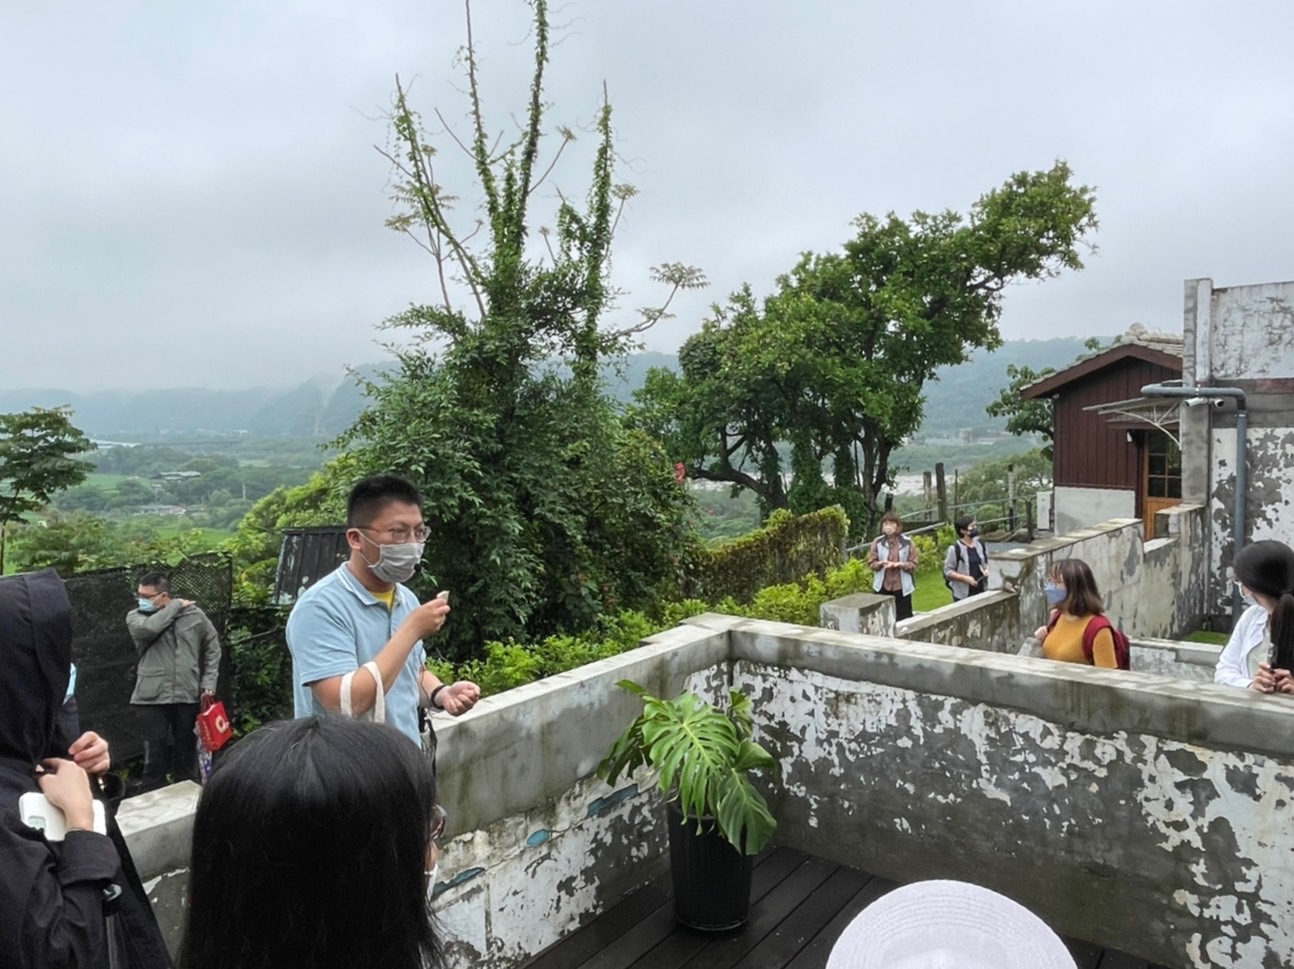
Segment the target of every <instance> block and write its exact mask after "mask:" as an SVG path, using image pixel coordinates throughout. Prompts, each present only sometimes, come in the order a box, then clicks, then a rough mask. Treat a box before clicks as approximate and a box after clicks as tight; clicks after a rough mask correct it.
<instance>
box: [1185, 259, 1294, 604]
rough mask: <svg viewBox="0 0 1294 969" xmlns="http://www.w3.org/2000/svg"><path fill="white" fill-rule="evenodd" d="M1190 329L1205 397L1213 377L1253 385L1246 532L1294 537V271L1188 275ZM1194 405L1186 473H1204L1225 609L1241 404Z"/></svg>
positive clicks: (1249, 389) (1215, 573)
mask: <svg viewBox="0 0 1294 969" xmlns="http://www.w3.org/2000/svg"><path fill="white" fill-rule="evenodd" d="M1183 335H1184V337H1185V341H1186V343H1185V345H1186V353H1185V358H1184V360H1183V365H1184V368H1185V369H1184V377H1185V379H1186V382H1187V383H1188V384H1189V385H1192V386H1195V387H1198V388H1199V389H1200V393H1201V396H1204V397H1207V396H1208V389H1207V388H1208V387H1210V386H1214V387H1233V388H1236V389H1239V390H1243V391H1244V392H1245V395H1246V404H1247V410H1248V423H1249V430H1248V434H1247V440H1246V447H1245V451H1246V460H1245V468H1246V475H1247V478H1248V481H1247V484H1246V488H1245V502H1246V508H1245V521H1244V523H1243V538H1244V540H1245V541H1258V540H1261V539H1269V538H1270V539H1276V540H1277V541H1283V542H1286V543H1287V544H1294V507H1292V503H1294V476H1291V474H1290V473H1289V469H1290V467H1291V466H1292V464H1294V281H1290V282H1278V283H1264V284H1260V285H1255V286H1230V287H1215V286H1214V285H1213V281H1212V280H1210V279H1193V280H1188V281H1187V282H1186V296H1185V311H1184V317H1183ZM1192 410H1194V411H1196V412H1195V413H1191V414H1190V415H1189V417H1190V418H1191V419H1190V420H1183V422H1182V428H1181V432H1182V454H1183V469H1184V479H1183V483H1184V487H1186V480H1187V478H1191V479H1194V478H1195V477H1202V479H1203V488H1204V491H1205V500H1207V502H1208V506H1209V518H1210V523H1211V527H1210V536H1209V543H1208V545H1207V555H1208V558H1209V571H1210V576H1211V582H1210V589H1209V598H1210V607H1211V610H1212V611H1213V612H1216V613H1225V612H1227V611H1229V608H1230V593H1231V589H1230V585H1231V582H1230V566H1231V561H1232V559H1233V558H1234V554H1235V539H1236V523H1235V520H1234V519H1235V489H1236V466H1237V447H1236V445H1237V418H1236V408H1235V406H1234V404H1233V403H1228V404H1225V405H1224V406H1222V407H1212V406H1210V407H1208V408H1196V409H1192ZM1188 490H1192V491H1193V490H1194V487H1193V486H1192V487H1191V488H1190V489H1188Z"/></svg>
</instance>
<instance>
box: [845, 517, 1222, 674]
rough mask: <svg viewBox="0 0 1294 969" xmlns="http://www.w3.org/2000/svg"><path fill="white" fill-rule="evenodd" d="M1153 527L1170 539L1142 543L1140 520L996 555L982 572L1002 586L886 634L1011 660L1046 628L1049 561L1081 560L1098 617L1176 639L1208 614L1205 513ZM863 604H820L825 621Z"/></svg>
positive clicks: (855, 600)
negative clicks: (1099, 607)
mask: <svg viewBox="0 0 1294 969" xmlns="http://www.w3.org/2000/svg"><path fill="white" fill-rule="evenodd" d="M1159 521H1160V523H1161V524H1162V526H1163V529H1164V531H1165V532H1166V533H1167V535H1168V537H1166V538H1158V539H1155V540H1154V541H1152V542H1143V541H1142V528H1141V522H1140V521H1139V520H1137V519H1115V520H1113V521H1108V522H1103V523H1102V524H1100V525H1093V526H1092V527H1091V528H1084V529H1080V530H1079V531H1076V532H1074V533H1072V534H1069V535H1062V536H1058V537H1056V538H1046V539H1040V540H1039V541H1036V542H1034V543H1033V544H1031V545H1027V546H1024V547H1023V548H1017V549H1010V550H1008V551H1005V552H998V553H997V554H996V555H993V556H992V558H991V560H990V566H991V567H992V569H993V571H994V572H995V574H996V578H997V582H998V583H1000V588H998V589H996V590H990V591H989V592H986V593H983V594H981V595H978V596H972V597H971V598H969V599H964V600H962V601H961V602H956V603H952V604H950V605H947V606H941V607H940V608H938V609H935V610H932V611H931V612H927V613H923V614H922V615H919V616H914V617H913V618H912V619H907V620H904V621H903V622H900V623H898V624H897V625H896V626H895V627H894V628H895V633H894V634H895V635H896V636H897V637H899V638H901V639H913V640H918V641H920V642H929V643H942V644H943V645H946V646H965V647H967V648H970V649H984V650H990V651H992V652H999V653H1011V654H1014V653H1016V652H1018V650H1019V649H1020V645H1021V643H1023V642H1024V640H1025V639H1026V638H1027V637H1029V636H1031V635H1032V634H1033V632H1034V630H1036V629H1037V628H1038V627H1039V626H1041V625H1042V624H1043V623H1045V622H1046V621H1047V615H1048V610H1047V601H1046V597H1045V596H1044V595H1043V591H1042V582H1043V577H1044V576H1045V575H1046V574H1047V570H1048V569H1049V568H1050V566H1051V563H1052V562H1054V561H1058V560H1060V559H1065V558H1081V559H1082V560H1083V561H1085V562H1087V564H1088V565H1090V566H1091V567H1092V573H1093V575H1094V576H1095V577H1096V583H1097V586H1098V587H1099V588H1100V590H1101V594H1102V597H1103V598H1104V601H1105V609H1106V614H1107V615H1109V617H1110V619H1111V621H1113V622H1114V623H1115V624H1116V625H1120V626H1121V627H1122V629H1123V631H1124V632H1125V633H1127V634H1128V636H1129V637H1155V638H1158V637H1173V636H1178V635H1181V634H1183V633H1184V632H1186V631H1187V630H1189V629H1191V628H1193V627H1194V626H1195V624H1196V623H1197V622H1198V620H1199V619H1200V617H1201V616H1203V615H1204V613H1205V611H1206V607H1205V602H1206V577H1207V562H1206V558H1205V555H1204V552H1203V549H1204V547H1205V542H1206V540H1207V539H1206V536H1207V530H1206V525H1207V522H1206V519H1205V510H1204V509H1203V508H1202V507H1199V506H1196V505H1180V506H1178V507H1176V508H1172V509H1169V510H1168V511H1165V512H1160V519H1159ZM927 581H929V580H927ZM868 598H874V597H867V596H849V597H846V599H843V600H837V601H836V602H833V603H827V604H826V605H824V606H823V615H824V616H838V615H839V614H844V613H849V614H850V615H852V614H854V613H855V612H857V613H858V614H859V615H860V616H861V615H863V614H862V613H861V612H859V610H860V609H862V608H863V605H864V602H863V600H866V599H868ZM840 603H847V604H848V605H845V606H842V605H839V604H840ZM837 621H842V620H839V619H837ZM854 625H856V626H857V627H858V631H860V632H875V631H880V630H879V629H878V628H877V627H876V624H875V623H874V622H873V623H871V624H870V628H864V627H866V626H868V625H869V623H868V622H867V621H866V620H859V621H857V622H855V624H854ZM838 628H841V629H844V628H845V627H844V626H839V627H838Z"/></svg>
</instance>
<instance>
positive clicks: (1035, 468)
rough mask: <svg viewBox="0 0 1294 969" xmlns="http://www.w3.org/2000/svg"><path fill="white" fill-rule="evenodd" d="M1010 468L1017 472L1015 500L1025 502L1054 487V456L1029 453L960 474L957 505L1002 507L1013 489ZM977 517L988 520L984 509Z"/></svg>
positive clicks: (985, 462) (982, 463)
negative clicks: (1011, 488) (1052, 481)
mask: <svg viewBox="0 0 1294 969" xmlns="http://www.w3.org/2000/svg"><path fill="white" fill-rule="evenodd" d="M1011 468H1014V469H1015V493H1016V497H1017V498H1018V499H1020V500H1022V501H1023V500H1024V499H1026V498H1028V499H1032V498H1033V497H1034V495H1035V494H1036V493H1037V492H1039V491H1045V490H1046V489H1048V488H1050V487H1051V456H1050V455H1049V454H1046V453H1044V451H1043V450H1034V451H1027V452H1025V453H1024V454H1020V455H1016V456H1015V457H1011V458H1006V459H1004V460H999V461H984V462H981V463H980V464H977V465H975V466H974V467H972V468H970V469H969V470H968V471H965V472H963V473H961V474H959V475H958V478H957V501H958V503H959V504H974V503H985V502H993V503H995V504H996V505H997V506H999V507H1001V506H1002V505H1003V504H1004V502H1005V499H1006V497H1007V495H1008V493H1009V490H1010V483H1009V477H1010V474H1011V472H1010V469H1011ZM977 514H978V515H981V516H984V517H987V516H985V515H984V512H983V510H980V511H979V512H977ZM1021 514H1023V511H1021Z"/></svg>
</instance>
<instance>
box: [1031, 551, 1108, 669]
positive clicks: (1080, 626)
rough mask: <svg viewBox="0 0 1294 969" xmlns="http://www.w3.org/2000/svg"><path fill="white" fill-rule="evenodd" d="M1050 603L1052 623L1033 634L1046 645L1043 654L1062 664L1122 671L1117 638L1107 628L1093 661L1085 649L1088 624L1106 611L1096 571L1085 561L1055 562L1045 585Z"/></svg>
mask: <svg viewBox="0 0 1294 969" xmlns="http://www.w3.org/2000/svg"><path fill="white" fill-rule="evenodd" d="M1043 591H1044V592H1045V593H1046V594H1047V604H1048V605H1049V606H1051V607H1052V609H1053V612H1052V614H1051V620H1050V622H1048V623H1047V625H1045V626H1039V627H1038V630H1037V631H1036V632H1035V633H1034V634H1033V635H1034V638H1035V639H1038V640H1040V641H1041V642H1042V654H1043V656H1045V657H1047V659H1055V660H1060V661H1061V662H1062V663H1088V664H1090V665H1092V666H1103V667H1105V668H1107V669H1112V670H1113V669H1118V668H1119V663H1118V658H1117V656H1116V654H1115V651H1114V635H1113V633H1112V632H1111V631H1110V628H1109V627H1108V626H1107V627H1105V628H1103V629H1099V630H1097V633H1096V636H1095V637H1094V638H1093V640H1092V658H1091V659H1088V658H1087V651H1086V650H1085V649H1084V648H1083V635H1084V633H1086V632H1087V624H1088V623H1090V622H1091V621H1092V620H1093V619H1095V618H1096V617H1097V616H1099V615H1101V614H1102V613H1103V612H1104V611H1105V607H1104V606H1103V605H1102V604H1101V593H1100V592H1099V591H1098V590H1097V588H1096V579H1095V578H1093V577H1092V570H1091V568H1089V567H1088V564H1087V563H1086V562H1084V561H1083V560H1082V559H1061V560H1060V561H1059V562H1053V563H1052V565H1051V571H1050V572H1048V574H1047V581H1046V582H1044V583H1043Z"/></svg>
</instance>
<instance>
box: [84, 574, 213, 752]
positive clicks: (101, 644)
mask: <svg viewBox="0 0 1294 969" xmlns="http://www.w3.org/2000/svg"><path fill="white" fill-rule="evenodd" d="M147 572H160V573H162V574H163V575H167V576H169V577H170V580H171V594H172V595H173V596H174V597H176V598H178V599H192V600H193V601H194V602H195V603H197V605H198V607H199V608H201V609H202V611H203V612H205V613H206V614H207V617H208V618H209V619H210V620H211V622H212V624H213V625H214V626H215V627H216V632H217V633H219V634H220V637H221V641H222V643H223V641H224V636H225V628H226V625H227V621H228V618H229V613H230V608H231V599H232V594H233V569H232V567H231V565H230V561H229V559H228V558H227V557H226V556H224V555H220V554H218V553H210V554H205V555H195V556H193V557H191V558H187V559H185V560H184V561H182V562H180V563H179V564H178V565H173V566H171V565H161V566H154V565H138V566H129V567H124V568H114V569H103V570H101V571H97V572H84V573H81V574H79V575H73V576H69V577H67V578H66V579H65V580H64V582H65V584H66V586H67V597H68V599H69V600H70V601H71V603H72V629H73V638H72V662H74V663H75V664H76V669H77V679H76V703H77V707H78V709H79V711H80V715H81V729H83V730H94V731H96V732H97V733H99V734H101V735H102V736H103V737H105V738H107V740H108V742H109V743H110V744H111V746H112V759H113V762H114V763H116V764H121V763H124V762H126V761H130V760H134V759H135V758H137V757H139V756H140V755H141V754H142V753H143V749H144V746H143V742H142V741H141V740H140V739H139V738H138V737H137V736H136V735H135V730H134V726H135V725H134V718H133V716H132V714H131V710H130V694H131V692H132V691H133V690H134V688H135V647H134V644H133V642H132V641H131V638H130V633H129V632H128V631H127V629H126V613H128V612H129V611H130V610H131V609H134V608H135V606H136V604H137V603H136V601H135V598H136V597H135V589H136V586H137V585H138V581H139V577H140V576H141V575H143V574H145V573H147ZM229 662H230V651H229V650H228V649H227V648H226V649H224V650H223V654H222V658H221V663H220V666H221V670H220V686H221V688H223V687H224V686H225V685H226V684H227V683H229V682H230V676H229ZM221 691H222V690H221V689H218V691H217V692H221Z"/></svg>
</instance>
